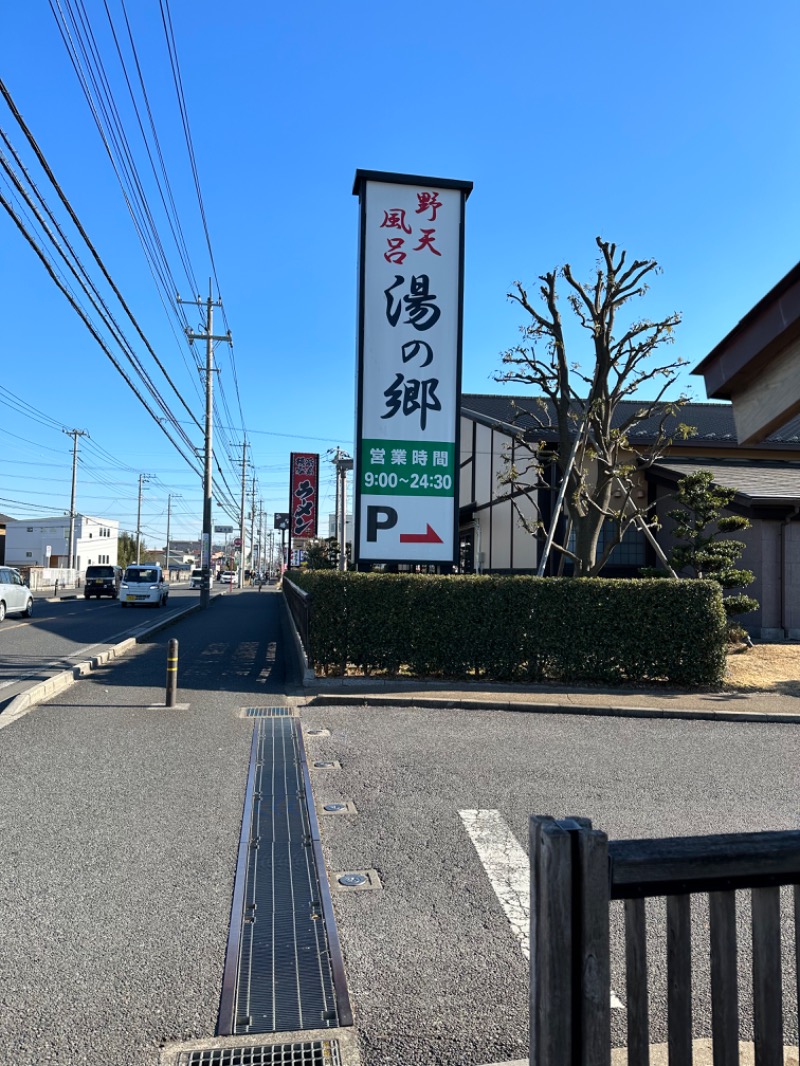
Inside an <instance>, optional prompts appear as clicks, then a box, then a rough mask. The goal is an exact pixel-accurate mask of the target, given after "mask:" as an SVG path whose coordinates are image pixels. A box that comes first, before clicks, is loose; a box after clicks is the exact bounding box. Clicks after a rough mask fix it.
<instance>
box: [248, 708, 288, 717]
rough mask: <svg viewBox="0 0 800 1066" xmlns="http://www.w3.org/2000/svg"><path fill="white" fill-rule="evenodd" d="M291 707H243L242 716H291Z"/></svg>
mask: <svg viewBox="0 0 800 1066" xmlns="http://www.w3.org/2000/svg"><path fill="white" fill-rule="evenodd" d="M292 711H293V709H292V708H291V707H245V708H243V710H242V716H243V717H244V718H292V717H293V713H292Z"/></svg>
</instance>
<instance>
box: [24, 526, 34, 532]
mask: <svg viewBox="0 0 800 1066" xmlns="http://www.w3.org/2000/svg"><path fill="white" fill-rule="evenodd" d="M25 532H26V533H33V526H27V527H26V529H25Z"/></svg>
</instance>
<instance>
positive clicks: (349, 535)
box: [328, 513, 353, 544]
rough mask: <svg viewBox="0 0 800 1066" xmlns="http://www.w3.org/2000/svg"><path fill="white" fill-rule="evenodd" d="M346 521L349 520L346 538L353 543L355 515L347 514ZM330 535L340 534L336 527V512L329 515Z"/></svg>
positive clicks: (349, 542)
mask: <svg viewBox="0 0 800 1066" xmlns="http://www.w3.org/2000/svg"><path fill="white" fill-rule="evenodd" d="M346 522H347V529H346V530H345V539H346V540H347V542H348V544H352V543H353V516H352V514H348V515H347V518H346ZM328 536H329V537H336V536H338V531H337V529H336V514H335V513H334V514H329V515H328Z"/></svg>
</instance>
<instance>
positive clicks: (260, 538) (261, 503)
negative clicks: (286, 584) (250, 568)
mask: <svg viewBox="0 0 800 1066" xmlns="http://www.w3.org/2000/svg"><path fill="white" fill-rule="evenodd" d="M266 548H267V546H266V544H265V543H264V501H263V500H259V501H258V572H259V573H260V574H263V573H265V572H266V571H265V568H264V556H265V555H266ZM268 576H269V575H268Z"/></svg>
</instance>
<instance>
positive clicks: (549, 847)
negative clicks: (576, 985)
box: [530, 816, 572, 1066]
mask: <svg viewBox="0 0 800 1066" xmlns="http://www.w3.org/2000/svg"><path fill="white" fill-rule="evenodd" d="M530 862H531V991H530V1004H531V1006H530V1063H531V1066H562V1064H563V1063H569V1062H571V1061H572V891H571V890H572V877H571V866H572V849H571V846H570V839H569V836H568V834H567V833H566V832H565V831H564V830H563V829H561V828H560V827H559V826H558V824H557V823H556V822H555V821H554V819H552V818H542V817H538V816H533V817H532V818H531V820H530Z"/></svg>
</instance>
